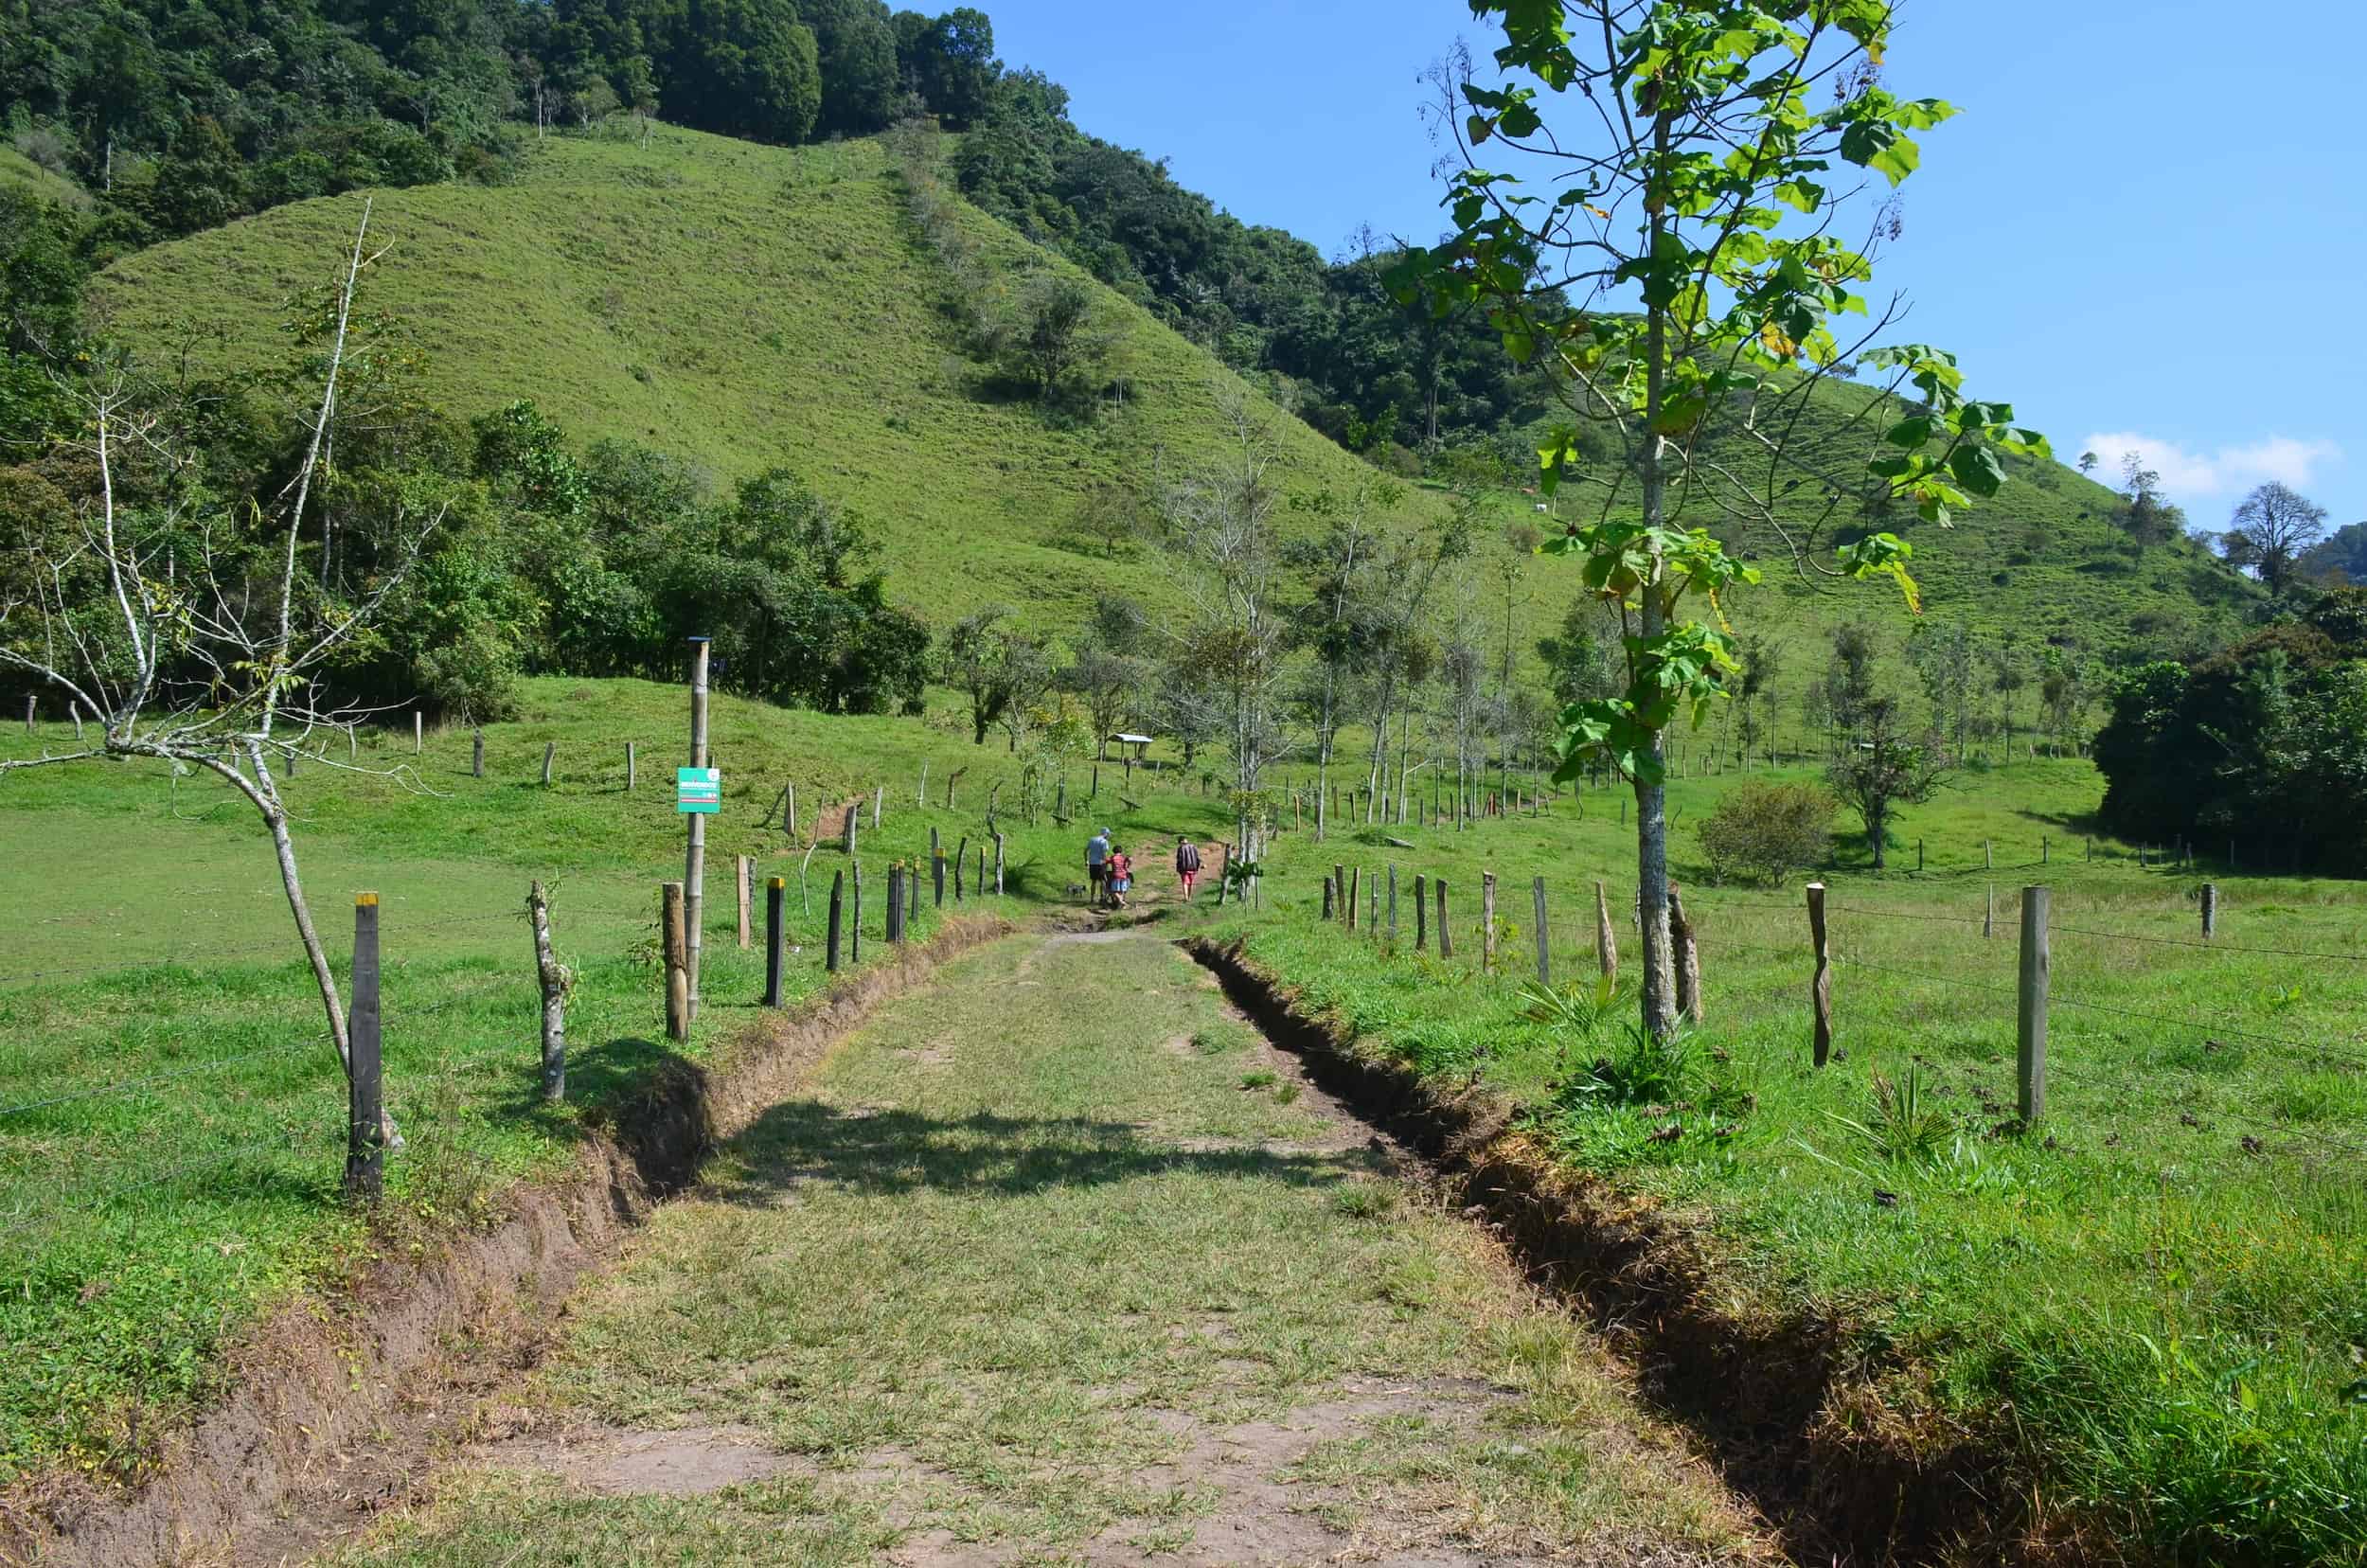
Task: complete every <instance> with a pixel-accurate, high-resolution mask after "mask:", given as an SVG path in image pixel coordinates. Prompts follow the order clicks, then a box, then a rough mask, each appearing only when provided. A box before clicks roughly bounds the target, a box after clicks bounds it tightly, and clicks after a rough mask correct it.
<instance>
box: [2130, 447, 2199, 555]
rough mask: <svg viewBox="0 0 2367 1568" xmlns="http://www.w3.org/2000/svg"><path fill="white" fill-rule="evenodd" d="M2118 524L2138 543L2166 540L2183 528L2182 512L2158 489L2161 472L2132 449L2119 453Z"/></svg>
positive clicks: (2154, 542) (2160, 481)
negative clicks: (2119, 512) (2149, 465)
mask: <svg viewBox="0 0 2367 1568" xmlns="http://www.w3.org/2000/svg"><path fill="white" fill-rule="evenodd" d="M2121 484H2122V485H2123V487H2124V489H2123V490H2122V492H2121V526H2122V527H2123V528H2126V529H2127V531H2128V537H2129V538H2131V539H2133V540H2135V541H2136V542H2137V543H2139V544H2140V545H2145V544H2166V543H2169V542H2170V541H2171V540H2173V539H2176V538H2177V537H2178V536H2179V535H2180V533H2183V532H2184V531H2185V529H2186V514H2185V513H2184V512H2183V511H2180V509H2179V508H2177V507H2175V506H2172V505H2171V504H2170V502H2169V500H2168V499H2167V498H2166V497H2164V496H2163V495H2162V475H2161V474H2160V473H2158V472H2155V471H2154V470H2152V469H2149V468H2147V467H2145V459H2144V458H2143V457H2142V456H2140V455H2138V454H2136V453H2133V452H2131V453H2126V454H2123V455H2122V457H2121Z"/></svg>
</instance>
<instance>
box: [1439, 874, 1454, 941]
mask: <svg viewBox="0 0 2367 1568" xmlns="http://www.w3.org/2000/svg"><path fill="white" fill-rule="evenodd" d="M1434 885H1435V886H1436V887H1437V889H1438V956H1439V957H1441V958H1451V957H1453V956H1454V928H1453V927H1452V926H1450V925H1449V924H1448V923H1447V879H1446V878H1444V877H1441V878H1439V879H1438V881H1437V882H1436V883H1435V884H1434Z"/></svg>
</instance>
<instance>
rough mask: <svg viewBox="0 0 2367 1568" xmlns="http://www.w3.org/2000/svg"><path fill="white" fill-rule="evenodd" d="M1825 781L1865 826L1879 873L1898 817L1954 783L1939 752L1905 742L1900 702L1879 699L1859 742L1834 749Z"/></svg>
mask: <svg viewBox="0 0 2367 1568" xmlns="http://www.w3.org/2000/svg"><path fill="white" fill-rule="evenodd" d="M1824 781H1825V782H1826V783H1827V784H1829V785H1830V786H1832V790H1833V793H1834V794H1836V795H1838V796H1839V797H1840V798H1841V802H1842V805H1844V806H1847V807H1848V808H1850V809H1851V810H1852V811H1856V812H1857V813H1858V819H1859V820H1860V822H1862V823H1864V824H1865V837H1866V846H1867V847H1868V848H1869V849H1871V850H1872V851H1873V852H1874V869H1876V870H1877V871H1879V870H1881V869H1882V868H1883V865H1884V864H1885V862H1884V850H1885V848H1886V846H1888V844H1889V842H1890V837H1889V835H1890V820H1891V815H1892V813H1893V812H1895V811H1896V810H1897V809H1898V808H1899V807H1901V806H1920V805H1922V804H1923V803H1924V802H1925V801H1927V800H1930V799H1931V797H1932V796H1933V795H1935V794H1937V793H1939V790H1940V786H1941V785H1943V784H1945V783H1947V782H1948V768H1947V764H1946V761H1945V759H1944V758H1943V757H1941V756H1940V754H1939V752H1938V751H1937V750H1936V749H1935V748H1933V747H1931V746H1928V745H1913V744H1911V743H1909V742H1908V741H1907V740H1906V739H1904V735H1903V731H1902V729H1901V727H1900V725H1899V722H1898V704H1897V703H1896V701H1895V700H1894V699H1892V698H1888V697H1878V698H1876V699H1875V700H1874V702H1873V703H1871V704H1868V706H1867V708H1866V713H1865V722H1864V726H1863V729H1862V731H1861V733H1860V736H1859V738H1858V739H1854V740H1848V739H1844V740H1843V741H1842V743H1841V744H1840V746H1839V747H1838V748H1837V749H1836V750H1835V751H1834V753H1833V757H1832V760H1831V761H1830V762H1829V763H1827V764H1826V765H1825V769H1824Z"/></svg>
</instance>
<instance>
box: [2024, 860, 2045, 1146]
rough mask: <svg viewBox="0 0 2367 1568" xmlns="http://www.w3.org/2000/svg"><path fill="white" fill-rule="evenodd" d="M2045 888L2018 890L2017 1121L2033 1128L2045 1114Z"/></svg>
mask: <svg viewBox="0 0 2367 1568" xmlns="http://www.w3.org/2000/svg"><path fill="white" fill-rule="evenodd" d="M2047 898H2048V894H2047V890H2046V889H2045V888H2043V887H2025V888H2023V889H2022V890H2021V985H2020V1007H2019V1008H2018V1009H2017V1020H2016V1021H2017V1023H2018V1025H2020V1026H2019V1028H2018V1029H2017V1031H2016V1033H2017V1036H2018V1043H2019V1044H2020V1063H2019V1065H2020V1079H2021V1124H2022V1125H2023V1126H2024V1127H2036V1126H2037V1125H2038V1119H2039V1118H2040V1117H2041V1116H2044V1115H2045V1114H2046V993H2047V980H2048V971H2049V970H2050V969H2051V968H2052V961H2051V959H2050V957H2049V954H2048V952H2047V929H2046V925H2047V920H2046V917H2047Z"/></svg>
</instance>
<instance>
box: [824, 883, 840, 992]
mask: <svg viewBox="0 0 2367 1568" xmlns="http://www.w3.org/2000/svg"><path fill="white" fill-rule="evenodd" d="M845 894H846V869H845V867H844V866H841V867H840V868H839V869H838V870H836V871H833V872H832V873H830V936H829V946H828V948H827V949H825V950H824V953H823V968H824V970H825V971H828V973H831V974H836V973H837V972H838V949H839V939H840V936H841V926H842V922H843V918H844V915H845Z"/></svg>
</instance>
